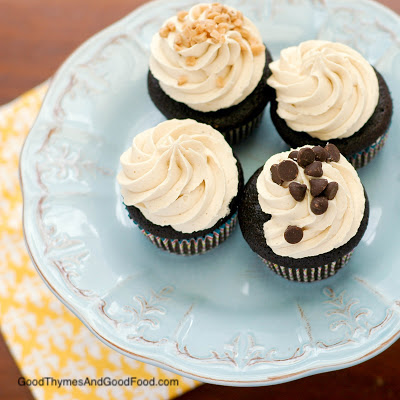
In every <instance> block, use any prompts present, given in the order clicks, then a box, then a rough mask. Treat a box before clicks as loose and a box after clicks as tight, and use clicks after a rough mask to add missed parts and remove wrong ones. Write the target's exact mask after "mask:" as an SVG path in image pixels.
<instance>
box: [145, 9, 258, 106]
mask: <svg viewBox="0 0 400 400" xmlns="http://www.w3.org/2000/svg"><path fill="white" fill-rule="evenodd" d="M265 62H266V57H265V46H264V45H263V43H262V38H261V35H260V33H259V31H258V30H257V28H256V27H255V25H254V24H253V23H252V22H251V21H250V20H249V19H247V18H246V17H244V16H243V14H242V13H241V12H240V11H237V10H235V9H234V8H232V7H228V6H224V5H221V4H219V3H213V4H198V5H196V6H194V7H192V8H191V9H190V10H189V12H186V11H181V12H179V13H178V15H176V16H174V17H172V18H170V19H168V20H167V21H166V22H165V24H164V25H163V26H162V28H161V29H160V31H159V32H158V33H156V34H155V35H154V36H153V39H152V42H151V57H150V71H151V73H152V74H153V76H154V77H155V78H156V79H157V80H158V81H159V82H160V86H161V88H162V89H163V91H164V92H165V93H166V94H167V95H168V96H170V97H171V98H172V99H174V100H175V101H177V102H181V103H184V104H186V105H187V106H189V107H190V108H192V109H194V110H198V111H202V112H209V111H217V110H219V109H223V108H228V107H231V106H234V105H236V104H239V103H240V102H241V101H243V100H244V99H245V98H246V97H247V96H248V95H249V94H251V93H252V92H253V90H254V89H255V88H256V87H257V85H258V83H259V81H260V79H261V77H262V74H263V70H264V66H265Z"/></svg>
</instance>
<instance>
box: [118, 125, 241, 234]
mask: <svg viewBox="0 0 400 400" xmlns="http://www.w3.org/2000/svg"><path fill="white" fill-rule="evenodd" d="M120 162H121V165H122V171H121V172H120V173H119V174H118V177H117V180H118V183H119V184H120V186H121V193H122V196H123V198H124V203H125V204H126V205H129V206H130V205H132V206H135V207H137V208H138V209H139V210H140V211H141V212H142V214H143V215H144V216H145V217H146V218H147V219H148V220H149V221H151V222H153V223H154V224H156V225H159V226H166V225H171V226H172V228H173V229H175V230H176V231H180V232H184V233H191V232H196V231H201V230H204V229H208V228H211V227H213V226H214V225H215V224H216V223H217V222H218V220H219V219H221V218H224V217H225V216H227V215H228V213H229V205H230V202H231V200H232V199H233V198H234V197H235V196H236V195H237V191H238V169H237V165H236V159H235V158H234V156H233V153H232V149H231V147H230V146H229V145H228V144H227V143H226V141H225V139H224V137H223V136H222V135H221V133H219V132H218V131H216V130H215V129H213V128H212V127H211V126H208V125H205V124H200V123H197V122H196V121H193V120H190V119H187V120H176V119H175V120H170V121H166V122H163V123H161V124H159V125H158V126H156V127H155V128H152V129H149V130H147V131H144V132H142V133H140V134H138V135H137V136H136V137H135V138H134V139H133V144H132V147H131V148H129V149H128V150H127V151H126V152H124V153H123V154H122V156H121V159H120Z"/></svg>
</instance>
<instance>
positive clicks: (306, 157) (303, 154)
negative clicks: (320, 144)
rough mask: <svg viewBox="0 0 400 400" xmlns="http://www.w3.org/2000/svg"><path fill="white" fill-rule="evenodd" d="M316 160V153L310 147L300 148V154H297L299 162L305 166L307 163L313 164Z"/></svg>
mask: <svg viewBox="0 0 400 400" xmlns="http://www.w3.org/2000/svg"><path fill="white" fill-rule="evenodd" d="M314 161H315V154H314V152H313V151H312V150H311V149H310V148H309V147H304V148H302V149H300V150H299V154H298V155H297V162H298V164H299V165H300V166H301V167H303V168H305V167H307V165H309V164H311V163H312V162H314Z"/></svg>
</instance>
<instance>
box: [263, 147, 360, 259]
mask: <svg viewBox="0 0 400 400" xmlns="http://www.w3.org/2000/svg"><path fill="white" fill-rule="evenodd" d="M307 147H308V146H307ZM289 153H290V151H287V152H284V153H280V154H276V155H274V156H272V157H271V158H270V159H269V160H268V161H267V162H266V164H265V166H264V168H263V171H262V172H261V174H260V176H259V177H258V180H257V191H258V201H259V203H260V206H261V208H262V210H263V211H264V212H265V213H266V214H270V215H271V219H270V220H269V221H267V222H266V223H265V224H264V235H265V239H266V242H267V245H268V246H269V247H270V248H271V249H272V250H273V252H274V253H275V254H277V255H280V256H287V257H292V258H303V257H311V256H316V255H319V254H324V253H327V252H329V251H331V250H333V249H335V248H338V247H340V246H342V245H343V244H345V243H347V242H348V241H349V240H350V239H351V238H352V237H353V236H354V235H355V234H356V233H357V231H358V228H359V227H360V223H361V220H362V218H363V215H364V209H365V196H364V189H363V186H362V184H361V181H360V179H359V177H358V175H357V172H356V171H355V169H354V168H353V166H352V165H351V164H350V163H349V162H348V161H347V160H346V158H345V157H343V156H342V155H341V156H340V160H339V162H329V163H325V162H324V163H322V164H323V176H322V177H321V179H327V180H328V182H332V181H334V182H337V183H338V184H339V190H338V192H337V194H336V196H335V198H334V199H333V200H330V201H329V207H328V210H327V211H326V212H325V213H324V214H322V215H315V214H314V213H313V212H312V211H311V208H310V204H311V200H312V196H311V193H310V180H311V179H313V178H312V177H311V176H308V175H306V174H305V173H304V169H303V168H301V167H299V172H298V176H297V177H296V179H295V181H296V182H299V183H301V184H305V185H306V186H307V192H306V196H305V198H304V200H303V201H300V202H298V201H296V200H295V199H294V198H293V197H292V195H291V194H290V192H289V188H288V186H289V182H285V183H283V184H282V186H281V185H277V184H276V183H274V182H273V181H272V178H271V171H270V168H271V166H272V165H273V164H279V163H280V162H281V161H283V160H287V159H288V155H289ZM288 226H297V227H299V228H302V229H303V234H304V236H303V239H302V240H301V242H299V243H296V244H289V243H288V242H287V241H286V240H285V238H284V234H285V230H286V228H287V227H288Z"/></svg>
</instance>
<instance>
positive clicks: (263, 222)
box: [239, 144, 369, 282]
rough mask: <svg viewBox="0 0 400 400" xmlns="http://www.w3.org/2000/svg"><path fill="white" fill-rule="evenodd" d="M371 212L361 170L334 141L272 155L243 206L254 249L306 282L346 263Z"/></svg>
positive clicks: (257, 174) (284, 272) (248, 237)
mask: <svg viewBox="0 0 400 400" xmlns="http://www.w3.org/2000/svg"><path fill="white" fill-rule="evenodd" d="M368 216H369V203H368V198H367V195H366V193H365V191H364V188H363V185H362V184H361V181H360V179H359V177H358V175H357V172H356V171H355V169H354V168H353V166H352V165H351V164H350V163H349V162H348V161H347V160H346V158H345V157H344V156H342V155H341V154H340V152H339V150H338V149H337V147H336V146H335V145H333V144H329V145H327V146H326V147H319V146H315V147H312V146H304V147H301V148H298V149H296V150H293V151H287V152H284V153H280V154H276V155H274V156H272V157H271V158H270V159H269V160H268V161H267V162H266V163H265V165H264V166H263V167H261V168H260V169H258V170H257V171H256V172H255V173H254V175H253V176H252V177H251V178H250V180H249V182H248V183H247V185H246V187H245V190H244V195H243V200H242V202H241V205H240V207H239V223H240V228H241V230H242V234H243V236H244V238H245V240H246V241H247V243H248V244H249V246H250V247H251V249H252V250H253V251H254V252H255V253H257V254H258V255H259V256H260V257H261V258H262V260H263V261H264V262H265V263H266V264H267V265H268V267H269V268H270V269H272V271H274V272H275V273H277V274H279V275H281V276H283V277H284V278H286V279H289V280H293V281H301V282H312V281H316V280H321V279H325V278H328V277H330V276H332V275H334V274H336V272H337V271H338V270H340V269H341V268H342V267H343V266H344V265H346V263H347V262H348V261H349V259H350V257H351V255H352V253H353V251H354V249H355V247H356V246H357V245H358V243H359V242H360V240H361V238H362V236H363V235H364V232H365V230H366V228H367V224H368Z"/></svg>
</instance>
